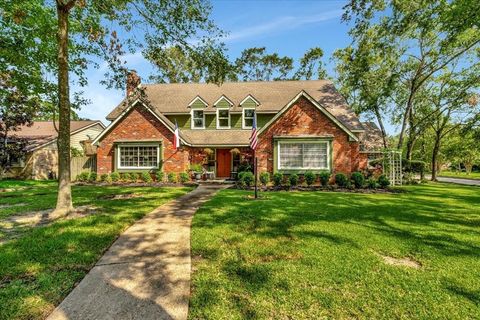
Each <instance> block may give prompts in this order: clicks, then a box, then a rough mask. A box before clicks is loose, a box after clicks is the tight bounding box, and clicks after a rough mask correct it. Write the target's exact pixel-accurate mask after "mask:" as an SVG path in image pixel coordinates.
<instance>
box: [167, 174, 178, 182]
mask: <svg viewBox="0 0 480 320" xmlns="http://www.w3.org/2000/svg"><path fill="white" fill-rule="evenodd" d="M167 180H168V182H170V183H177V175H176V174H175V173H173V172H170V173H169V174H167Z"/></svg>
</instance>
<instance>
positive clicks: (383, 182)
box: [378, 174, 390, 188]
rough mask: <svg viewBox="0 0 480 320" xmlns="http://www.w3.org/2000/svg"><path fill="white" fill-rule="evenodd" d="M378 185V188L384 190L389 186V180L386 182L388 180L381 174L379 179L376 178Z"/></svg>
mask: <svg viewBox="0 0 480 320" xmlns="http://www.w3.org/2000/svg"><path fill="white" fill-rule="evenodd" d="M378 184H379V185H380V187H382V188H386V187H388V186H389V185H390V180H388V178H387V177H386V176H385V175H384V174H382V175H381V176H380V177H378Z"/></svg>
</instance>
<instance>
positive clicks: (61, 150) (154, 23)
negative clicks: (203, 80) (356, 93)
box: [0, 0, 222, 214]
mask: <svg viewBox="0 0 480 320" xmlns="http://www.w3.org/2000/svg"><path fill="white" fill-rule="evenodd" d="M0 5H1V7H0V8H1V10H2V12H6V13H7V14H8V15H11V16H18V17H29V18H31V17H32V18H33V19H35V17H36V23H37V27H36V28H34V29H28V28H25V27H24V26H23V23H24V22H25V21H29V20H28V19H22V18H20V19H11V21H9V24H2V25H0V27H1V28H2V30H0V31H1V32H5V31H7V32H8V30H9V28H12V27H15V28H21V27H24V28H25V32H27V33H31V35H29V38H32V39H34V40H35V41H33V42H32V43H31V44H30V45H31V46H32V47H33V46H41V47H45V48H49V49H50V48H52V45H53V47H54V48H55V47H56V52H57V54H56V60H55V59H52V58H47V59H45V60H41V59H37V60H36V61H37V63H38V64H39V65H40V69H41V70H46V71H47V72H48V73H49V75H50V76H51V75H52V74H53V75H54V76H56V78H57V89H58V92H57V99H58V100H57V101H55V102H56V103H57V104H58V109H57V110H58V120H59V128H58V129H59V134H58V143H57V144H58V154H59V175H58V178H59V189H58V198H57V207H56V213H57V214H65V213H68V212H69V211H71V210H72V208H73V206H72V196H71V187H70V119H71V107H72V105H71V101H70V84H71V80H72V79H71V78H70V75H74V77H73V80H74V81H77V82H78V83H79V84H80V85H85V84H86V83H87V79H86V77H85V70H86V68H87V67H88V66H91V65H93V66H95V67H98V63H94V62H93V60H92V57H100V58H101V59H104V60H105V61H106V62H107V64H108V66H109V69H108V71H107V72H106V74H105V81H104V83H105V84H106V85H107V86H108V87H113V86H115V87H123V84H124V79H125V76H126V73H127V70H126V67H125V65H124V58H123V56H124V55H125V54H126V53H127V52H129V53H134V52H136V51H138V50H141V49H142V48H143V49H145V48H147V50H148V48H163V47H167V46H172V45H173V46H179V47H181V48H184V49H185V50H187V49H188V50H191V52H195V53H196V54H195V55H193V56H194V57H195V58H205V59H211V55H210V56H209V55H207V56H205V55H204V54H203V52H204V50H205V48H206V47H211V48H212V50H211V51H209V52H212V51H215V49H214V47H215V46H217V42H216V41H214V40H215V39H216V37H218V36H220V33H219V31H218V29H217V28H216V27H215V25H214V24H213V22H212V21H211V20H210V19H209V17H208V16H209V13H210V11H211V5H210V4H209V2H207V1H199V0H160V1H156V0H105V1H94V0H15V1H14V0H3V1H2V2H1V3H0ZM119 34H121V36H119ZM201 35H206V36H201ZM192 40H195V41H192ZM49 53H51V52H49ZM18 54H19V55H23V54H24V53H23V52H18ZM52 56H53V55H51V54H50V55H49V57H52ZM219 71H222V70H219ZM219 78H220V79H221V78H222V76H216V77H213V79H219Z"/></svg>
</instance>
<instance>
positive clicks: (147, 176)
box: [142, 172, 153, 183]
mask: <svg viewBox="0 0 480 320" xmlns="http://www.w3.org/2000/svg"><path fill="white" fill-rule="evenodd" d="M142 181H143V182H145V183H151V182H152V181H153V180H152V176H151V175H150V172H142Z"/></svg>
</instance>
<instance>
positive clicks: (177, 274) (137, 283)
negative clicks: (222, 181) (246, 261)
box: [47, 185, 228, 320]
mask: <svg viewBox="0 0 480 320" xmlns="http://www.w3.org/2000/svg"><path fill="white" fill-rule="evenodd" d="M225 187H228V186H225V185H209V186H207V185H201V186H199V187H198V188H197V189H195V190H193V191H192V192H190V193H188V194H186V195H184V196H182V197H180V198H178V199H176V200H173V201H170V202H169V203H166V204H164V205H162V206H160V207H158V208H157V209H155V210H154V211H152V212H151V213H149V214H148V215H146V216H145V217H144V218H142V219H141V220H139V221H137V222H136V223H135V224H134V225H132V226H131V227H130V228H128V229H127V230H126V231H125V232H124V233H123V234H122V235H121V236H120V237H119V238H118V239H117V240H116V241H115V242H114V243H113V245H112V246H111V247H110V249H109V250H108V251H107V252H106V253H105V255H104V256H103V257H102V258H101V259H100V260H99V261H98V262H97V264H96V265H95V266H94V267H93V268H92V270H90V272H89V273H88V274H87V275H86V276H85V278H83V280H82V281H81V282H80V283H79V285H78V286H77V287H75V288H74V289H73V290H72V292H70V294H69V295H68V296H67V297H66V298H65V300H64V301H63V302H62V303H61V304H60V305H59V306H58V307H57V308H56V309H55V310H54V311H53V313H52V314H51V315H50V316H49V317H48V318H47V319H49V320H57V319H82V320H83V319H145V320H146V319H186V318H187V315H188V300H189V297H190V271H191V260H190V227H191V220H192V217H193V214H194V213H195V211H197V209H198V207H199V206H200V205H201V204H203V203H204V202H205V201H207V200H208V199H210V197H211V196H212V195H214V194H215V193H216V192H217V191H218V190H220V189H223V188H225Z"/></svg>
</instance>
